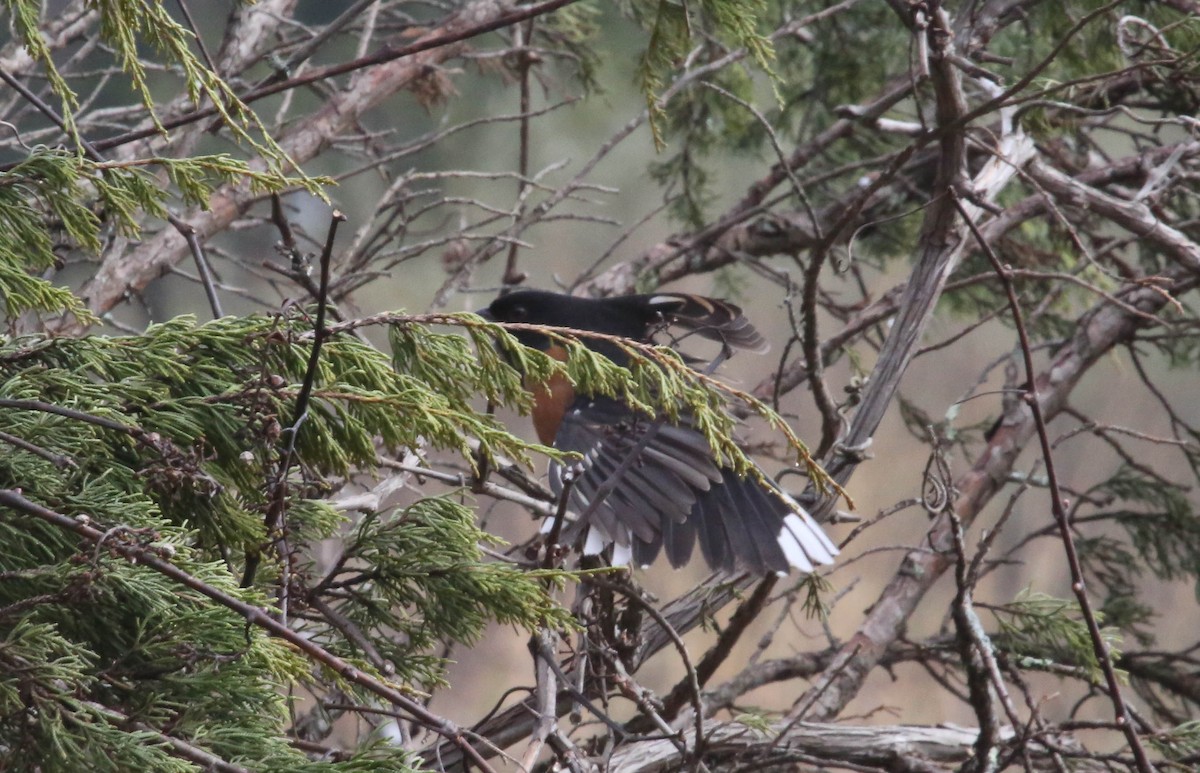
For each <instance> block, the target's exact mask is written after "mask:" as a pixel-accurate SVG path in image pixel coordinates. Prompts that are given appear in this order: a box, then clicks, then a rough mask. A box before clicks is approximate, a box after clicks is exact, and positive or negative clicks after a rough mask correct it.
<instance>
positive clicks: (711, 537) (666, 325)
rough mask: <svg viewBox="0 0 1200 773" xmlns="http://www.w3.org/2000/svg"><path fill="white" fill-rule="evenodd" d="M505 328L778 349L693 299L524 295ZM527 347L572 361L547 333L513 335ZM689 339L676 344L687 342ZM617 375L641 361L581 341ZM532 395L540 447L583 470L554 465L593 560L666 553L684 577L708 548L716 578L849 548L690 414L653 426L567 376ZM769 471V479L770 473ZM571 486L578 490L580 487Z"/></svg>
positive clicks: (737, 317)
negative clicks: (726, 460)
mask: <svg viewBox="0 0 1200 773" xmlns="http://www.w3.org/2000/svg"><path fill="white" fill-rule="evenodd" d="M478 313H479V314H480V315H481V316H483V317H484V319H486V320H488V321H492V322H502V323H525V324H530V325H538V326H546V327H554V328H568V329H572V330H579V331H587V332H593V333H603V334H607V335H610V336H619V337H621V338H627V339H630V340H633V341H637V342H641V343H653V342H654V341H655V336H656V335H657V334H659V333H661V332H663V331H665V330H668V329H675V330H679V331H680V333H681V336H682V337H683V338H686V337H687V336H689V335H697V336H700V337H701V338H705V339H708V340H711V341H717V342H719V343H720V344H721V345H722V350H723V353H727V352H728V351H730V350H731V349H734V348H736V349H745V350H749V351H757V352H762V351H765V350H766V341H765V340H764V339H763V337H762V336H761V335H760V334H759V332H758V331H757V330H756V329H755V328H754V326H753V325H752V324H751V323H750V322H749V320H747V319H746V317H745V315H744V314H743V313H742V310H741V309H740V308H739V307H737V306H735V305H734V304H732V303H729V302H727V301H723V300H718V299H716V298H708V297H704V296H700V295H691V294H685V293H669V292H662V293H652V294H640V295H622V296H613V297H608V298H583V297H576V296H571V295H564V294H561V293H554V292H548V291H543V290H532V289H522V290H516V291H512V292H509V293H507V294H504V295H501V296H499V297H497V298H496V299H495V300H494V301H492V303H491V304H490V305H488V306H487V307H486V308H484V309H481V310H480V311H479V312H478ZM511 332H512V333H513V335H514V336H515V337H516V338H517V340H518V341H519V342H520V343H521V344H523V345H525V346H527V347H530V348H533V349H538V350H541V351H543V352H545V353H546V354H548V355H549V356H550V357H552V358H554V359H557V360H560V361H565V360H566V358H567V350H566V348H565V347H563V346H562V345H561V343H559V342H557V341H555V340H554V339H553V338H552V337H551V336H548V335H546V334H544V333H541V332H538V331H535V330H529V329H528V328H524V327H522V328H521V329H517V330H513V331H511ZM679 340H681V338H678V337H677V338H675V339H674V341H673V343H677V342H678V341H679ZM580 341H581V342H582V343H583V344H584V345H585V346H587V347H588V348H589V349H591V350H593V351H595V352H597V353H599V354H601V355H604V356H605V357H607V358H608V359H610V360H612V361H613V362H614V363H616V364H617V365H621V366H628V364H629V355H628V354H627V353H626V352H625V351H624V350H623V349H622V348H621V347H620V346H618V345H617V344H616V343H614V342H612V341H610V340H603V339H589V338H587V337H581V338H580ZM526 388H528V389H530V391H532V393H533V396H534V406H533V410H532V418H533V423H534V428H535V430H536V432H537V435H538V439H539V440H540V441H541V442H542V443H543V444H545V445H552V446H554V447H555V448H557V449H559V450H561V451H570V452H575V453H576V454H578V455H579V458H580V459H581V461H579V462H577V463H575V464H572V463H571V462H569V461H568V462H565V463H564V462H559V461H556V460H552V461H551V463H550V471H549V480H550V487H551V490H552V491H553V492H554V493H555V495H556V496H559V497H562V496H563V491H564V490H566V491H567V494H566V496H567V499H568V506H569V507H570V508H571V510H572V511H574V512H575V513H576V515H577V516H582V517H581V518H579V520H578V521H577V522H576V523H575V525H574V527H573V528H577V529H583V530H585V531H584V532H583V533H582V537H583V543H584V545H583V552H584V554H591V555H594V554H599V553H601V552H602V551H603V550H605V549H606V548H607V547H608V546H609V545H611V546H612V556H611V561H612V563H613V564H614V565H627V564H629V563H631V561H632V562H633V563H635V564H636V565H638V566H641V567H645V566H649V565H650V564H652V563H653V562H654V561H655V560H656V559H657V558H658V556H659V555H660V554H661V553H663V552H665V553H666V557H667V560H668V561H669V562H670V564H671V566H672V567H674V568H680V567H682V566H684V565H685V564H687V563H688V562H689V561H690V559H691V557H692V555H693V553H694V551H695V547H696V545H697V544H699V547H700V553H701V555H702V556H703V558H704V560H705V562H706V563H707V564H708V566H709V567H710V568H712V569H713V570H716V571H725V572H729V573H732V572H734V571H738V570H742V571H748V572H752V573H755V574H764V575H765V574H768V573H775V574H777V575H786V574H788V573H789V572H790V571H791V570H792V569H797V570H799V571H800V572H801V573H812V572H814V571H815V568H816V566H818V565H828V564H831V563H833V560H834V556H836V555H837V552H838V549H837V547H836V546H835V545H834V544H833V542H832V541H831V540H830V539H829V537H828V536H827V535H826V534H825V532H824V531H823V530H822V529H821V527H820V526H819V525H818V524H817V523H816V521H815V520H814V519H813V518H812V516H810V515H809V514H808V513H807V512H805V510H804V508H803V507H801V506H800V504H799V503H797V502H796V501H795V500H794V499H793V498H792V497H790V496H789V495H788V494H787V493H786V492H784V491H783V490H782V489H780V488H779V487H778V486H777V485H775V484H774V483H773V482H772V481H771V480H770V479H769V478H767V477H766V476H765V475H762V474H758V475H756V474H739V473H738V471H736V470H735V469H734V468H732V467H730V466H728V465H725V464H722V463H721V462H720V461H719V460H717V459H716V458H715V457H714V455H713V452H712V449H711V447H710V445H709V443H708V440H707V439H706V438H705V436H704V435H703V434H702V433H701V432H700V431H699V430H697V429H696V428H695V427H693V426H692V423H691V421H690V418H691V417H690V416H689V415H688V414H687V413H686V412H682V411H681V412H680V413H681V415H680V417H679V418H678V420H676V421H667V420H666V419H664V418H658V419H656V418H653V417H647V416H646V415H645V414H644V413H639V412H636V411H635V410H634V409H632V408H631V407H630V406H629V405H627V404H626V403H624V402H622V401H621V400H619V399H617V398H614V397H609V396H606V395H599V394H589V393H587V392H583V391H581V390H579V389H577V388H576V387H575V386H574V385H573V384H572V383H571V382H570V380H568V379H567V378H566V376H565V375H563V374H561V373H557V374H555V375H553V376H552V377H551V378H550V379H549V380H547V381H546V382H544V383H540V384H532V385H531V384H526ZM760 472H761V471H760ZM568 481H569V483H568Z"/></svg>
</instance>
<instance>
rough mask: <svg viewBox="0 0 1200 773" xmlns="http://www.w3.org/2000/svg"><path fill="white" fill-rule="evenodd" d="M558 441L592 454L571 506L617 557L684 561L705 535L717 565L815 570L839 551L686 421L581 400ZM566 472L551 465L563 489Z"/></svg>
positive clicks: (703, 547)
mask: <svg viewBox="0 0 1200 773" xmlns="http://www.w3.org/2000/svg"><path fill="white" fill-rule="evenodd" d="M554 444H555V446H557V447H558V448H559V449H561V450H564V451H574V452H577V453H579V454H581V455H582V457H583V459H582V461H581V462H579V463H578V464H577V465H574V467H575V474H574V475H573V476H571V484H570V493H569V497H570V502H569V505H570V507H571V509H572V510H573V511H574V512H575V514H576V515H577V516H579V521H578V523H579V525H580V526H581V527H582V528H585V529H587V530H588V531H587V539H588V544H587V545H586V546H585V550H588V551H589V552H598V551H599V549H601V548H602V547H604V546H605V545H607V544H612V545H614V559H613V560H614V563H616V562H621V561H620V560H621V559H625V562H628V560H629V558H632V559H633V560H634V561H636V562H637V563H638V564H640V565H647V564H650V563H652V562H653V561H654V559H655V558H656V557H657V556H658V554H659V552H660V551H665V552H666V554H667V558H668V559H669V560H670V562H671V565H672V566H676V567H678V566H682V565H683V564H685V563H686V562H687V561H688V559H689V558H690V557H691V554H692V552H693V549H694V547H695V544H696V543H697V542H699V543H700V551H701V553H702V554H703V555H704V558H705V559H706V560H707V561H708V563H709V564H710V565H711V566H713V567H714V568H720V569H727V570H732V569H734V568H735V567H736V566H740V567H742V568H745V569H749V570H751V571H756V572H762V573H765V572H769V571H774V572H781V573H782V572H787V571H788V569H789V567H793V566H794V567H796V568H798V569H800V570H801V571H805V572H811V571H812V570H813V567H814V565H816V564H828V563H831V562H832V560H833V556H834V555H835V554H836V553H837V548H836V547H835V546H834V545H833V543H832V542H830V541H829V538H828V537H826V536H825V534H824V532H822V531H821V528H820V527H819V526H818V525H817V524H816V522H815V521H813V520H812V518H810V517H809V516H808V514H807V513H805V512H804V510H803V509H802V508H801V507H800V506H799V505H798V504H797V503H796V502H794V501H793V500H791V499H790V498H789V497H787V495H786V494H784V493H783V492H781V491H779V490H778V489H777V488H775V487H774V486H773V485H772V484H770V482H769V481H767V480H765V479H761V478H759V477H757V476H753V475H750V476H746V477H741V476H739V475H738V474H737V473H736V472H734V471H733V470H732V469H730V468H728V467H720V466H718V465H717V463H716V462H715V461H714V460H713V456H712V449H711V448H709V445H708V441H707V440H706V439H705V438H704V436H703V435H701V434H700V433H699V432H697V431H696V430H694V429H692V428H691V427H688V426H687V425H686V423H684V424H682V425H675V424H668V423H666V422H661V421H659V422H656V421H653V420H650V419H648V418H646V417H636V418H635V417H634V416H632V415H631V412H630V411H629V409H628V408H627V407H625V406H624V405H623V404H621V403H620V402H618V401H615V400H612V399H609V398H603V397H596V398H590V397H580V398H578V399H577V400H576V402H575V404H574V405H573V406H572V407H571V408H570V409H569V410H568V411H567V413H566V415H565V416H564V417H563V421H562V424H561V426H560V427H559V430H558V434H557V437H556V438H555V442H554ZM564 472H565V469H564V467H563V465H561V464H558V463H554V464H552V465H551V469H550V483H551V486H552V487H553V488H554V490H555V491H556V492H557V493H561V492H562V491H563V489H564V487H565V484H564Z"/></svg>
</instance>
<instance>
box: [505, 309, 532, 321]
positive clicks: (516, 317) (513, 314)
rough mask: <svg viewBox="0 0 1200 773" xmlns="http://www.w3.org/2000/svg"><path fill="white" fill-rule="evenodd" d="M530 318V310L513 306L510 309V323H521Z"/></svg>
mask: <svg viewBox="0 0 1200 773" xmlns="http://www.w3.org/2000/svg"><path fill="white" fill-rule="evenodd" d="M528 317H529V309H528V308H526V307H524V306H513V307H512V308H511V309H509V313H508V318H509V321H510V322H521V321H522V320H524V319H526V318H528Z"/></svg>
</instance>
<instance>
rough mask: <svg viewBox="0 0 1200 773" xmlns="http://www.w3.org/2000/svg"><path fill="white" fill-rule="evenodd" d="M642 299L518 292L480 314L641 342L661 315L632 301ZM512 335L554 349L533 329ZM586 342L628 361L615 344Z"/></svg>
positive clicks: (487, 316)
mask: <svg viewBox="0 0 1200 773" xmlns="http://www.w3.org/2000/svg"><path fill="white" fill-rule="evenodd" d="M638 297H639V296H626V297H623V298H605V299H595V298H577V297H574V296H570V295H562V294H560V293H551V292H546V291H544V290H517V291H515V292H511V293H508V294H507V295H502V296H500V297H499V298H497V299H496V300H494V301H492V302H491V304H490V305H489V306H488V307H487V308H486V309H482V310H480V312H479V314H480V316H482V317H483V318H484V319H488V320H491V321H493V322H520V323H526V324H531V325H546V326H548V327H562V328H570V329H573V330H586V331H591V332H594V333H606V334H608V335H614V336H622V337H624V338H634V339H638V340H641V339H644V338H645V336H646V329H647V326H648V325H649V324H650V322H651V320H652V319H654V318H657V316H658V315H657V312H655V311H654V310H653V309H650V308H647V307H646V306H645V304H644V303H634V302H630V301H631V300H632V299H634V298H638ZM627 299H629V300H627ZM510 332H512V334H513V335H514V336H516V338H517V340H518V341H520V342H521V343H522V344H524V345H525V346H528V347H531V348H533V349H541V350H543V351H545V350H546V349H548V348H549V347H550V338H549V337H548V336H546V335H543V334H541V333H537V332H534V331H529V330H513V331H510ZM583 343H584V344H585V345H586V346H588V347H589V348H591V349H594V350H595V351H598V352H600V353H602V354H604V355H606V356H608V357H609V358H611V359H614V360H617V361H621V360H623V359H625V358H624V356H623V355H622V354H621V353H620V351H619V349H618V348H617V347H615V346H613V345H612V344H608V343H605V342H603V341H598V340H596V339H591V340H589V339H587V338H584V339H583Z"/></svg>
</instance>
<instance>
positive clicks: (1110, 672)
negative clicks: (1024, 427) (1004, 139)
mask: <svg viewBox="0 0 1200 773" xmlns="http://www.w3.org/2000/svg"><path fill="white" fill-rule="evenodd" d="M950 198H951V199H952V200H953V201H954V205H955V207H957V208H958V211H959V214H960V215H961V216H962V218H963V220H964V221H965V222H966V224H967V227H968V228H969V229H970V230H971V234H972V235H973V236H974V237H975V239H976V241H977V242H978V243H979V247H980V249H981V250H982V251H983V254H984V255H986V256H987V259H988V261H989V262H990V263H991V264H992V268H993V269H995V271H996V275H997V276H999V277H1000V281H1001V282H1002V283H1003V284H1004V292H1005V295H1007V296H1008V303H1009V306H1010V307H1011V308H1012V317H1013V324H1014V325H1015V326H1016V329H1017V338H1018V340H1020V342H1021V356H1022V358H1023V360H1024V365H1025V377H1026V379H1027V381H1026V391H1025V395H1024V402H1025V404H1026V405H1028V406H1029V408H1030V410H1031V411H1032V412H1033V421H1034V426H1035V427H1036V429H1037V436H1038V441H1039V443H1040V444H1041V446H1042V459H1043V461H1044V463H1045V465H1046V478H1047V480H1048V481H1049V486H1050V509H1051V511H1052V512H1053V513H1054V520H1055V521H1056V522H1057V524H1058V531H1059V536H1060V537H1061V539H1062V543H1063V551H1064V553H1065V554H1066V556H1067V563H1068V565H1069V566H1070V569H1071V590H1072V591H1073V592H1074V594H1075V598H1076V600H1077V601H1078V602H1079V609H1080V612H1081V613H1082V615H1083V619H1084V622H1085V623H1086V624H1087V629H1088V635H1089V636H1090V637H1091V640H1092V649H1093V650H1094V651H1095V654H1096V661H1097V662H1098V663H1099V664H1100V669H1101V671H1102V672H1103V673H1104V681H1105V682H1106V683H1107V685H1108V694H1109V698H1110V699H1111V700H1112V704H1113V711H1114V712H1115V714H1116V721H1117V724H1119V725H1120V726H1121V729H1122V730H1123V732H1124V733H1125V738H1126V740H1127V741H1128V742H1129V748H1130V750H1131V751H1132V752H1133V757H1134V760H1135V762H1136V763H1137V769H1138V771H1140V773H1154V767H1153V766H1152V765H1151V764H1150V759H1149V757H1147V756H1146V750H1145V749H1144V748H1142V742H1141V739H1140V738H1139V737H1138V734H1137V730H1136V729H1135V728H1134V726H1133V724H1132V723H1131V721H1130V715H1129V709H1128V708H1127V707H1126V705H1125V700H1124V698H1123V697H1122V696H1121V685H1120V682H1119V680H1118V679H1117V674H1116V670H1115V669H1114V668H1113V664H1112V658H1111V656H1110V654H1109V651H1108V644H1107V643H1106V642H1105V641H1104V636H1103V634H1102V633H1101V631H1100V624H1099V623H1097V622H1096V614H1095V612H1094V611H1093V610H1092V604H1091V601H1090V600H1089V598H1088V593H1087V587H1086V586H1085V584H1084V577H1083V567H1082V565H1081V564H1080V563H1079V554H1078V552H1077V551H1076V549H1075V540H1074V538H1073V537H1072V535H1071V524H1070V520H1069V519H1068V517H1067V511H1066V507H1065V505H1064V500H1063V494H1062V489H1061V487H1060V486H1059V483H1058V473H1057V471H1056V470H1055V467H1054V457H1053V454H1054V451H1053V449H1052V448H1051V447H1050V433H1049V432H1048V431H1047V430H1046V419H1045V417H1044V416H1043V415H1042V404H1041V398H1040V397H1039V396H1038V388H1037V370H1036V369H1035V368H1034V365H1033V347H1032V346H1031V344H1030V342H1029V332H1028V331H1027V330H1026V329H1025V318H1024V314H1023V313H1022V311H1021V304H1020V301H1019V300H1018V299H1017V291H1016V288H1015V287H1014V285H1013V282H1012V279H1011V278H1010V277H1009V275H1008V268H1007V267H1006V266H1005V265H1004V264H1003V263H1001V262H1000V259H999V258H998V257H996V253H995V252H993V251H992V248H991V245H989V244H988V243H987V242H986V240H984V238H983V234H981V233H980V232H979V228H978V227H977V226H976V225H975V221H974V220H973V219H972V218H971V216H970V214H969V213H968V212H967V210H966V208H965V207H963V205H962V202H961V201H960V200H959V198H958V196H957V194H956V193H955V192H954V191H951V194H950Z"/></svg>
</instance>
